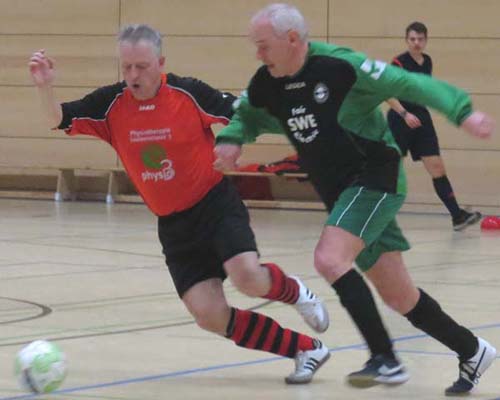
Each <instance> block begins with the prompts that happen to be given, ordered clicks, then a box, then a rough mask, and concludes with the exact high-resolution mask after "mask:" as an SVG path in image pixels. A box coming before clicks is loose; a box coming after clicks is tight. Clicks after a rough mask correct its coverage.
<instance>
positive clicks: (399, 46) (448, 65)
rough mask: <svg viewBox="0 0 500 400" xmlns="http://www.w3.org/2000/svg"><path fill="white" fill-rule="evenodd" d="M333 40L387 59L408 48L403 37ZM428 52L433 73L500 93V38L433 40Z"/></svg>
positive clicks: (478, 89)
mask: <svg viewBox="0 0 500 400" xmlns="http://www.w3.org/2000/svg"><path fill="white" fill-rule="evenodd" d="M330 42H332V43H335V44H338V45H342V46H347V47H350V48H352V49H354V50H356V51H361V52H364V53H366V54H367V55H368V56H369V57H371V58H376V59H380V60H384V61H391V60H392V58H393V57H394V56H395V55H397V54H399V53H402V52H403V51H405V49H406V48H405V47H404V43H403V42H402V41H401V40H400V39H384V38H373V39H372V38H369V39H367V38H363V39H361V38H352V37H351V38H339V37H331V38H330ZM428 52H429V54H430V55H431V57H432V59H433V61H434V76H436V77H438V78H440V79H444V80H446V81H448V82H450V83H453V84H455V85H459V86H460V87H462V88H464V89H466V90H467V91H470V92H472V93H489V94H500V74H499V73H498V68H499V66H500V40H495V39H484V40H475V39H464V40H450V39H433V40H432V41H430V42H429V46H428ZM465 52H466V54H467V56H465Z"/></svg>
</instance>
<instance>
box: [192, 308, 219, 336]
mask: <svg viewBox="0 0 500 400" xmlns="http://www.w3.org/2000/svg"><path fill="white" fill-rule="evenodd" d="M226 311H227V310H226ZM226 314H227V312H224V310H223V309H219V307H214V306H213V305H211V304H206V305H205V306H200V307H198V308H197V309H196V310H195V311H194V312H193V317H194V319H195V321H196V324H197V325H198V326H199V327H200V328H201V329H203V330H205V331H209V332H214V333H218V334H224V333H225V329H226V326H227V321H226Z"/></svg>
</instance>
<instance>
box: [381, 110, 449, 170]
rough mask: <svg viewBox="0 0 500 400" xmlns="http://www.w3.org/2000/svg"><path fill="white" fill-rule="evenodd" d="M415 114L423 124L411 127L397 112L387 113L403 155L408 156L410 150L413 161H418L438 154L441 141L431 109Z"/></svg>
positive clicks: (390, 126)
mask: <svg viewBox="0 0 500 400" xmlns="http://www.w3.org/2000/svg"><path fill="white" fill-rule="evenodd" d="M415 116H416V117H418V119H420V122H421V123H422V125H421V126H420V127H418V128H415V129H411V128H410V127H409V126H408V125H406V122H405V120H404V119H403V118H401V116H400V115H399V114H398V113H397V112H395V111H393V110H390V111H389V113H388V114H387V121H388V123H389V128H390V129H391V132H392V134H393V135H394V139H396V143H397V144H398V146H399V148H400V149H401V152H402V154H403V157H406V155H407V154H408V150H409V151H410V153H411V158H412V159H413V161H418V160H420V159H421V158H422V157H429V156H438V155H439V154H440V153H439V142H438V138H437V135H436V130H435V129H434V124H433V123H432V118H431V115H430V114H429V111H427V110H425V112H419V113H415Z"/></svg>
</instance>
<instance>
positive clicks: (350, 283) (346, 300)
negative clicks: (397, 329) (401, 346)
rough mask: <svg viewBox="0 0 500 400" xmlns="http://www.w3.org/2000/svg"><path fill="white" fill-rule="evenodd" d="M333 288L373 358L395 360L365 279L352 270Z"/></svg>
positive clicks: (387, 335) (390, 343)
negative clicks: (380, 357) (383, 356)
mask: <svg viewBox="0 0 500 400" xmlns="http://www.w3.org/2000/svg"><path fill="white" fill-rule="evenodd" d="M332 287H333V288H334V289H335V291H336V292H337V294H338V296H339V298H340V302H341V303H342V305H343V306H344V308H345V309H346V310H347V312H348V313H349V315H350V316H351V318H352V320H353V321H354V323H355V324H356V326H357V328H358V330H359V332H360V333H361V335H362V336H363V338H364V339H365V341H366V344H367V345H368V348H369V349H370V352H371V353H372V356H374V355H378V354H384V355H386V356H388V357H391V358H395V355H394V352H393V351H392V342H391V339H390V338H389V334H388V333H387V331H386V329H385V327H384V324H383V322H382V318H381V317H380V314H379V312H378V310H377V306H376V305H375V301H374V300H373V296H372V293H371V291H370V288H369V287H368V286H367V284H366V282H365V281H364V279H363V277H362V276H361V275H360V274H359V273H358V272H357V271H355V270H354V269H352V270H350V271H349V272H348V273H346V274H345V275H344V276H342V277H341V278H340V279H338V280H337V281H336V282H335V283H333V285H332Z"/></svg>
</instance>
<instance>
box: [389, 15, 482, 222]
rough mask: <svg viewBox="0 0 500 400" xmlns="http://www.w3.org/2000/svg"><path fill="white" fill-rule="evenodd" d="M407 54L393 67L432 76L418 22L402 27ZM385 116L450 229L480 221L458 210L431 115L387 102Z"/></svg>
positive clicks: (419, 108)
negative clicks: (426, 179) (422, 172)
mask: <svg viewBox="0 0 500 400" xmlns="http://www.w3.org/2000/svg"><path fill="white" fill-rule="evenodd" d="M406 43H407V45H408V51H407V52H405V53H402V54H400V55H398V56H397V57H395V58H394V60H393V61H392V64H393V65H396V66H398V67H401V68H404V69H406V70H407V71H411V72H418V73H422V74H427V75H432V59H431V57H430V56H429V55H427V54H425V53H424V50H425V46H426V45H427V27H426V26H425V25H424V24H422V23H421V22H413V23H412V24H410V25H408V27H407V28H406ZM388 103H389V105H390V106H391V110H389V113H388V116H387V117H388V121H389V126H390V128H391V131H392V133H393V134H394V137H395V139H396V142H397V143H398V145H399V147H400V148H401V151H402V152H403V155H404V156H406V154H407V153H408V150H409V151H410V153H411V156H412V159H413V161H418V160H422V162H423V164H424V167H425V169H426V170H427V172H428V173H429V175H430V176H431V177H432V183H433V185H434V190H435V191H436V194H437V195H438V197H439V198H440V199H441V201H442V202H443V204H444V205H445V206H446V208H447V209H448V211H449V212H450V214H451V217H452V223H453V229H454V230H456V231H461V230H463V229H465V228H466V227H467V226H469V225H472V224H474V223H476V222H478V221H479V220H480V219H481V214H480V213H479V212H468V211H466V210H464V209H462V208H460V207H459V205H458V203H457V200H456V198H455V193H454V192H453V189H452V187H451V183H450V181H449V180H448V177H447V176H446V170H445V167H444V162H443V159H442V157H441V155H440V151H439V142H438V138H437V135H436V131H435V130H434V124H433V123H432V119H431V115H430V113H429V111H428V110H427V108H425V107H423V106H420V105H418V104H415V103H410V102H406V101H401V102H400V101H398V100H396V99H391V100H389V101H388Z"/></svg>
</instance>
